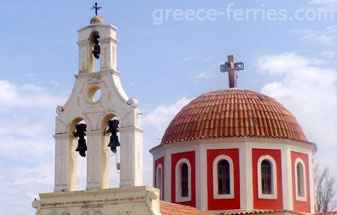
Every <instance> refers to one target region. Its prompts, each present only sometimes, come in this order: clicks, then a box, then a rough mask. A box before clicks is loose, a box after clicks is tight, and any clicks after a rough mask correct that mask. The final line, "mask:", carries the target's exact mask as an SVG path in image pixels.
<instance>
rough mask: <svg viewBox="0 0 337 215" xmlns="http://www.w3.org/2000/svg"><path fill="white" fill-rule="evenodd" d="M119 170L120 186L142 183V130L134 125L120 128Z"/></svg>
mask: <svg viewBox="0 0 337 215" xmlns="http://www.w3.org/2000/svg"><path fill="white" fill-rule="evenodd" d="M119 131H120V138H121V146H120V148H121V154H120V157H121V158H120V159H121V160H120V162H121V170H120V187H134V186H142V185H143V142H142V140H143V130H142V129H140V128H135V127H127V128H120V129H119Z"/></svg>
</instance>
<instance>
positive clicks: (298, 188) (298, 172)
mask: <svg viewBox="0 0 337 215" xmlns="http://www.w3.org/2000/svg"><path fill="white" fill-rule="evenodd" d="M294 168H295V170H294V174H295V192H296V200H297V201H302V202H306V201H307V187H306V186H307V185H306V183H307V181H306V170H305V164H304V161H303V160H302V159H301V158H297V159H296V160H295V165H294Z"/></svg>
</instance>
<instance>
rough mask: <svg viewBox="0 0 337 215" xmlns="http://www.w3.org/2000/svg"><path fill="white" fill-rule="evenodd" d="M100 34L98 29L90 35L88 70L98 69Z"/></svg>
mask: <svg viewBox="0 0 337 215" xmlns="http://www.w3.org/2000/svg"><path fill="white" fill-rule="evenodd" d="M99 39H100V35H99V32H98V31H94V32H92V33H91V35H90V40H89V43H90V53H91V55H90V56H91V57H89V72H95V71H98V72H99V71H100V69H101V68H100V54H101V47H100V43H99Z"/></svg>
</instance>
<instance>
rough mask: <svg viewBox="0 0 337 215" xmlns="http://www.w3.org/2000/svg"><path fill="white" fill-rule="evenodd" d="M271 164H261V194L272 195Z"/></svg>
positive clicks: (267, 162)
mask: <svg viewBox="0 0 337 215" xmlns="http://www.w3.org/2000/svg"><path fill="white" fill-rule="evenodd" d="M271 169H272V167H271V164H270V162H269V161H267V160H264V161H262V163H261V180H262V181H261V183H262V194H272V184H271V183H272V182H271V180H272V173H271Z"/></svg>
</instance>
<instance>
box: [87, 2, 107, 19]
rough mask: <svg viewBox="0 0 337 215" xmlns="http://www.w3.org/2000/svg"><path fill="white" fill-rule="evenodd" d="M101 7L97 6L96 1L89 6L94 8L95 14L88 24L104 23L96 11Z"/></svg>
mask: <svg viewBox="0 0 337 215" xmlns="http://www.w3.org/2000/svg"><path fill="white" fill-rule="evenodd" d="M101 8H102V7H101V6H99V7H98V3H97V2H96V3H95V5H94V6H93V7H92V8H91V10H95V14H96V16H94V17H93V18H92V19H91V20H90V24H99V23H104V20H103V18H102V17H100V16H98V11H99V10H100V9H101Z"/></svg>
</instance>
